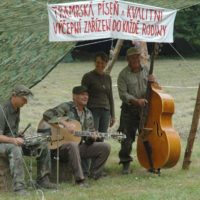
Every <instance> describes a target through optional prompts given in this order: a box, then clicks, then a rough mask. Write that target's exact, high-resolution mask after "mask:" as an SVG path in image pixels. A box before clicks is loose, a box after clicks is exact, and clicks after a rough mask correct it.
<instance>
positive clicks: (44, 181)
mask: <svg viewBox="0 0 200 200" xmlns="http://www.w3.org/2000/svg"><path fill="white" fill-rule="evenodd" d="M37 184H38V186H39V187H41V188H44V189H57V187H56V184H54V183H51V182H50V181H49V177H48V176H45V177H43V178H42V179H41V180H39V181H37Z"/></svg>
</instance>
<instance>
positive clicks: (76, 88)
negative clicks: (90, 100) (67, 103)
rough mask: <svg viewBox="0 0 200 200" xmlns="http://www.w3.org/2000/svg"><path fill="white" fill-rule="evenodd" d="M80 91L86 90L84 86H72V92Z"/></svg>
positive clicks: (77, 92) (79, 92) (78, 92)
mask: <svg viewBox="0 0 200 200" xmlns="http://www.w3.org/2000/svg"><path fill="white" fill-rule="evenodd" d="M82 92H88V89H87V88H86V87H85V86H82V85H80V86H76V87H74V88H73V90H72V93H73V94H81V93H82Z"/></svg>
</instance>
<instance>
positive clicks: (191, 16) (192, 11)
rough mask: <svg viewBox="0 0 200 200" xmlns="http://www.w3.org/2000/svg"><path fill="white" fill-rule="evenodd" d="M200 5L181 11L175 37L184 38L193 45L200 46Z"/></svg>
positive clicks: (178, 15)
mask: <svg viewBox="0 0 200 200" xmlns="http://www.w3.org/2000/svg"><path fill="white" fill-rule="evenodd" d="M199 13H200V5H197V6H193V7H191V8H187V9H184V10H181V11H179V12H178V13H177V17H176V22H175V37H176V38H184V39H185V40H187V41H188V42H189V43H191V44H192V45H196V46H200V15H199Z"/></svg>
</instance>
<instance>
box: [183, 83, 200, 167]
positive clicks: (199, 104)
mask: <svg viewBox="0 0 200 200" xmlns="http://www.w3.org/2000/svg"><path fill="white" fill-rule="evenodd" d="M199 117H200V84H199V89H198V92H197V99H196V105H195V109H194V113H193V119H192V125H191V129H190V134H189V136H188V140H187V147H186V149H185V155H184V160H183V165H182V169H189V165H190V163H191V160H190V157H191V155H192V148H193V144H194V140H195V137H196V132H197V128H198V124H199Z"/></svg>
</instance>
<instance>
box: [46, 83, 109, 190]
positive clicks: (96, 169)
mask: <svg viewBox="0 0 200 200" xmlns="http://www.w3.org/2000/svg"><path fill="white" fill-rule="evenodd" d="M72 93H73V101H69V102H64V103H61V104H60V105H58V106H56V107H55V108H52V109H49V110H47V111H46V112H44V114H43V119H44V120H45V121H47V122H49V123H51V121H56V119H58V118H60V117H65V118H67V120H66V121H65V120H61V121H60V123H61V124H62V125H64V128H65V129H67V130H68V131H69V132H71V133H72V134H73V132H74V131H75V130H76V127H75V126H73V124H71V123H70V121H71V120H77V121H79V122H80V124H81V127H82V130H83V131H91V132H94V131H95V129H94V120H93V116H92V113H91V111H90V110H89V109H88V108H87V107H86V105H87V102H88V91H87V88H86V87H84V86H76V87H74V88H73V90H72ZM54 119H55V120H54ZM95 139H96V138H95V137H84V138H82V141H81V144H78V143H76V142H71V141H70V142H68V141H67V142H66V144H62V145H61V146H60V148H59V155H60V158H59V159H60V160H61V161H62V162H68V161H69V162H70V165H71V167H72V171H73V174H74V178H75V182H76V184H78V185H80V186H83V187H85V186H87V184H85V176H84V174H83V170H82V166H81V159H83V160H84V159H88V158H89V159H91V160H92V162H91V167H90V177H91V178H93V179H95V180H97V179H99V178H101V176H102V170H103V167H104V165H105V163H106V160H107V158H108V156H109V154H110V145H109V144H107V143H104V142H95ZM52 153H54V152H52Z"/></svg>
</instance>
